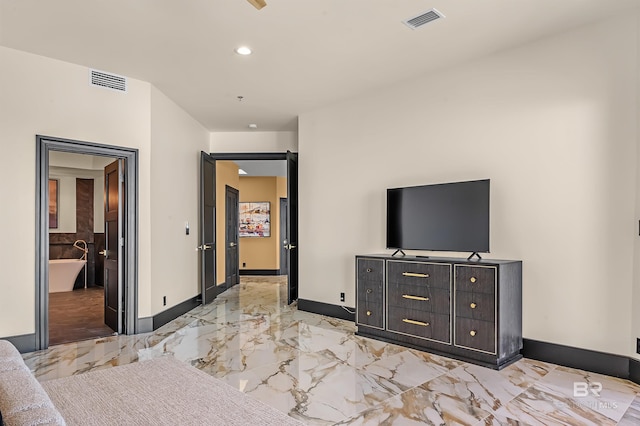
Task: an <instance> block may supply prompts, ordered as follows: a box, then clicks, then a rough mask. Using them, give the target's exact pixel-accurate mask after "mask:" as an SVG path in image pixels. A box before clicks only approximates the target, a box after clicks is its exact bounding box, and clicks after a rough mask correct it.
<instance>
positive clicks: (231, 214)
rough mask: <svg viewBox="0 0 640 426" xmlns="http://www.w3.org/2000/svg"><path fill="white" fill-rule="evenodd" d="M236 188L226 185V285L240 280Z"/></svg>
mask: <svg viewBox="0 0 640 426" xmlns="http://www.w3.org/2000/svg"><path fill="white" fill-rule="evenodd" d="M238 202H239V193H238V190H237V189H235V188H232V187H230V186H228V185H227V186H226V201H225V210H226V213H225V224H226V231H225V236H226V241H227V249H226V254H225V271H226V272H225V283H226V285H227V287H231V286H234V285H236V284H238V283H239V282H240V258H239V253H238V220H239V216H238V209H239V204H238Z"/></svg>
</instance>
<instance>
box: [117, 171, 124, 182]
mask: <svg viewBox="0 0 640 426" xmlns="http://www.w3.org/2000/svg"><path fill="white" fill-rule="evenodd" d="M118 178H119V179H120V183H124V173H120V175H119V176H118Z"/></svg>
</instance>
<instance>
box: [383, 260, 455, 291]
mask: <svg viewBox="0 0 640 426" xmlns="http://www.w3.org/2000/svg"><path fill="white" fill-rule="evenodd" d="M387 267H388V268H389V270H388V272H387V279H388V281H389V285H391V284H410V285H428V286H431V287H438V288H447V289H448V288H449V287H450V285H451V266H450V265H447V264H437V263H421V262H402V261H394V260H390V261H388V262H387Z"/></svg>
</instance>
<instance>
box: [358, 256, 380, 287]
mask: <svg viewBox="0 0 640 426" xmlns="http://www.w3.org/2000/svg"><path fill="white" fill-rule="evenodd" d="M358 280H367V281H379V282H382V281H383V280H384V260H383V259H358Z"/></svg>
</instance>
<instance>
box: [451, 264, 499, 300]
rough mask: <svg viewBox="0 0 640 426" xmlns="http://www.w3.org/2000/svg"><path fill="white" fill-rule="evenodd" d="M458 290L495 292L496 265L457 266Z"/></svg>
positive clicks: (456, 286)
mask: <svg viewBox="0 0 640 426" xmlns="http://www.w3.org/2000/svg"><path fill="white" fill-rule="evenodd" d="M455 268H456V270H455V274H456V276H455V277H456V280H455V289H456V291H469V292H476V293H490V294H494V293H495V291H496V268H495V266H488V267H487V266H466V265H456V266H455Z"/></svg>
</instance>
